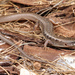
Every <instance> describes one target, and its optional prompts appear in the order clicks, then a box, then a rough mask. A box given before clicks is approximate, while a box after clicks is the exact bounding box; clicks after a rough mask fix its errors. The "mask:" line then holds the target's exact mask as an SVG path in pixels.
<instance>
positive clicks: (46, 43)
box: [44, 39, 53, 50]
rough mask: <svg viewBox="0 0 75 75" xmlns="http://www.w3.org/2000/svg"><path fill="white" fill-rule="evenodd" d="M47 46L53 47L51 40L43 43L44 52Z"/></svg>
mask: <svg viewBox="0 0 75 75" xmlns="http://www.w3.org/2000/svg"><path fill="white" fill-rule="evenodd" d="M48 44H50V45H53V42H52V41H51V40H49V39H47V40H46V41H45V43H44V49H45V50H46V48H47V45H48Z"/></svg>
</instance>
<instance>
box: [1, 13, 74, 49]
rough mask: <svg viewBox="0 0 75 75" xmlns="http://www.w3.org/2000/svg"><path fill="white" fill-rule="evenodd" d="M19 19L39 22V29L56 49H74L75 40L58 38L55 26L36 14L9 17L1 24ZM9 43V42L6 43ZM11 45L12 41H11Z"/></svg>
mask: <svg viewBox="0 0 75 75" xmlns="http://www.w3.org/2000/svg"><path fill="white" fill-rule="evenodd" d="M19 19H29V20H33V21H37V20H38V21H39V22H40V25H39V27H40V28H41V30H42V33H43V35H44V36H45V37H46V38H47V39H48V40H50V44H51V45H52V46H55V47H65V48H73V47H75V39H74V40H73V39H72V40H71V39H65V38H64V39H62V38H60V37H57V36H55V35H54V33H53V24H52V23H51V22H50V21H49V20H48V19H46V18H44V17H41V16H40V15H37V14H34V13H21V14H13V15H7V16H1V17H0V23H4V22H9V21H15V20H19ZM6 42H7V43H8V41H6ZM9 44H10V41H9Z"/></svg>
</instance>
